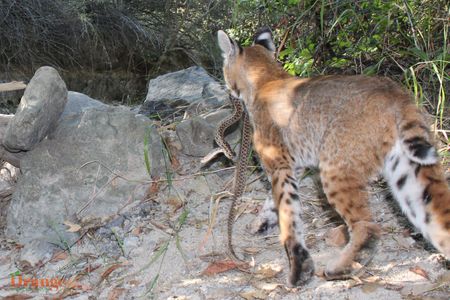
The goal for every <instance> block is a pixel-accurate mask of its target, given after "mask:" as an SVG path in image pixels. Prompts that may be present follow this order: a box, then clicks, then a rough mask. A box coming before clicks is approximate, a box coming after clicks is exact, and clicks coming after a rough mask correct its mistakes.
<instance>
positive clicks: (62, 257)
mask: <svg viewBox="0 0 450 300" xmlns="http://www.w3.org/2000/svg"><path fill="white" fill-rule="evenodd" d="M68 256H69V254H67V252H66V251H58V252H56V253H54V254H53V257H52V259H51V260H50V261H51V262H57V261H61V260H65V259H66V258H67V257H68Z"/></svg>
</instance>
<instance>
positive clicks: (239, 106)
mask: <svg viewBox="0 0 450 300" xmlns="http://www.w3.org/2000/svg"><path fill="white" fill-rule="evenodd" d="M230 102H231V105H232V106H233V113H232V114H231V115H230V116H228V117H227V118H225V119H224V120H223V121H222V122H220V124H219V126H218V127H217V130H216V135H215V137H214V140H215V141H216V143H217V145H218V146H219V147H220V148H222V150H223V152H224V154H225V156H226V157H227V158H229V159H231V160H233V158H234V157H235V153H234V151H233V150H232V149H231V147H230V145H229V144H228V142H227V141H226V140H225V131H226V130H227V129H228V128H229V127H230V126H232V125H233V124H235V123H236V122H238V121H239V120H241V119H242V121H243V124H242V131H241V147H240V149H239V154H238V157H237V161H236V168H235V171H234V182H233V197H232V200H231V206H230V211H229V214H228V223H227V235H228V252H229V254H231V256H232V258H234V259H236V260H238V261H242V259H240V258H239V257H238V256H237V255H236V252H235V251H234V247H233V224H234V220H235V218H236V214H237V211H236V202H237V200H238V199H239V198H240V197H242V195H243V193H244V190H245V183H246V180H247V172H246V171H247V160H248V156H249V154H250V149H251V147H252V141H251V135H252V128H251V125H250V119H249V116H248V113H247V111H246V110H245V108H244V105H243V103H242V102H241V100H239V98H236V97H234V96H232V95H230Z"/></svg>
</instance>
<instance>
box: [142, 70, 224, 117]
mask: <svg viewBox="0 0 450 300" xmlns="http://www.w3.org/2000/svg"><path fill="white" fill-rule="evenodd" d="M227 97H228V96H227V93H226V92H225V90H224V89H222V87H221V86H220V84H219V83H218V82H217V81H215V80H214V79H213V78H212V77H211V76H209V75H208V73H207V72H206V71H205V70H204V69H203V68H201V67H190V68H188V69H185V70H181V71H178V72H173V73H168V74H165V75H162V76H159V77H157V78H155V79H152V80H150V82H149V84H148V92H147V97H146V98H145V102H144V104H143V105H142V106H141V109H140V111H139V112H140V113H141V114H145V115H148V116H151V115H154V114H159V115H160V116H162V117H164V116H167V115H169V114H172V113H173V112H174V111H175V110H176V108H177V107H179V106H188V105H192V106H194V109H196V108H197V107H198V106H199V105H200V106H201V107H204V108H209V109H211V108H215V107H219V106H221V105H222V104H223V102H224V101H225V100H226V99H227Z"/></svg>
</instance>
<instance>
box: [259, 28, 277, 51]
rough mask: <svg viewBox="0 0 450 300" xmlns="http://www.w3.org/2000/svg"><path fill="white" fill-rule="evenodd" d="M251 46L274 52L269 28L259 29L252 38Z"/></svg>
mask: <svg viewBox="0 0 450 300" xmlns="http://www.w3.org/2000/svg"><path fill="white" fill-rule="evenodd" d="M253 45H261V46H263V47H264V48H266V49H267V50H269V51H271V52H275V50H276V49H275V44H274V43H273V38H272V31H271V30H270V28H269V27H262V28H260V29H259V30H258V31H257V32H256V33H255V36H254V37H253Z"/></svg>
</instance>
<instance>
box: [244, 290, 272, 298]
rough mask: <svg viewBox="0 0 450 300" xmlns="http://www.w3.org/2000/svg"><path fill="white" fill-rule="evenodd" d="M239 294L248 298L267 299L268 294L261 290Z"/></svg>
mask: <svg viewBox="0 0 450 300" xmlns="http://www.w3.org/2000/svg"><path fill="white" fill-rule="evenodd" d="M239 296H241V297H242V298H244V299H246V300H253V299H267V294H266V293H264V292H263V291H261V290H253V291H249V292H244V293H240V294H239Z"/></svg>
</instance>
